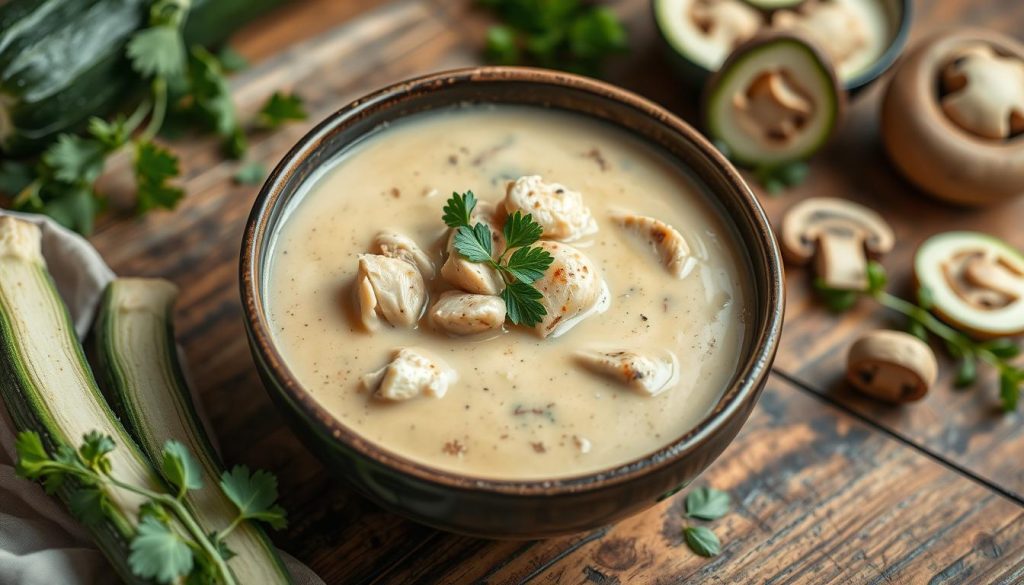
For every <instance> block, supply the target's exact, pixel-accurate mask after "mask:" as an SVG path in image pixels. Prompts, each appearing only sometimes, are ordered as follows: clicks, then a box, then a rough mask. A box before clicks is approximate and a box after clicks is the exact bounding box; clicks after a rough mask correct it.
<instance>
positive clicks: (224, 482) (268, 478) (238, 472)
mask: <svg viewBox="0 0 1024 585" xmlns="http://www.w3.org/2000/svg"><path fill="white" fill-rule="evenodd" d="M220 487H221V489H222V490H223V491H224V495H226V496H227V497H228V498H229V499H230V500H231V501H232V502H234V504H235V506H237V507H238V512H239V514H240V515H241V517H242V519H244V520H260V521H262V522H266V523H267V524H269V525H270V526H271V527H272V528H275V529H278V530H279V529H281V528H284V527H285V526H286V525H287V521H286V520H285V512H284V508H282V507H281V506H278V505H276V504H275V503H274V502H275V500H277V478H276V477H274V475H273V474H271V473H267V472H266V471H263V470H257V471H256V473H251V474H250V472H249V468H248V467H245V466H244V465H236V466H235V468H234V469H232V470H231V471H230V472H224V475H222V476H221V480H220Z"/></svg>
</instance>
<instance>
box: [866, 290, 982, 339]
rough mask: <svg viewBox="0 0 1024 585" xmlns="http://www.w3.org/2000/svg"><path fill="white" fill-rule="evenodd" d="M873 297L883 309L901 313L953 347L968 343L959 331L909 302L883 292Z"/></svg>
mask: <svg viewBox="0 0 1024 585" xmlns="http://www.w3.org/2000/svg"><path fill="white" fill-rule="evenodd" d="M874 297H875V300H877V301H878V302H879V303H880V304H881V305H882V306H883V307H886V308H887V309H891V310H893V311H896V312H897V313H902V314H903V315H905V316H906V317H908V318H910V319H913V320H914V321H917V322H918V323H920V324H921V325H924V326H925V327H926V328H927V329H928V330H929V331H931V332H932V333H934V334H935V335H938V336H939V337H941V338H942V339H943V340H945V341H948V342H949V343H952V344H953V345H956V346H962V345H964V344H965V342H968V340H967V338H965V337H964V336H963V334H961V333H960V332H959V331H957V330H955V329H953V328H952V327H950V326H948V325H946V324H945V323H943V322H942V321H939V320H938V319H937V318H935V316H934V315H932V314H931V313H929V312H928V311H926V310H924V309H922V308H921V307H919V306H917V305H915V304H913V303H911V302H909V301H905V300H903V299H901V298H899V297H897V296H895V295H892V294H889V293H888V292H886V291H884V290H883V291H879V292H877V293H874Z"/></svg>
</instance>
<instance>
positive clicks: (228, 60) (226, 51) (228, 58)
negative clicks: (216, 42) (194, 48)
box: [217, 45, 249, 73]
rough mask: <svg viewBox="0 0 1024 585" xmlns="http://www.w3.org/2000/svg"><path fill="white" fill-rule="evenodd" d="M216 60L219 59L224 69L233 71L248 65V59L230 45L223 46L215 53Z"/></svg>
mask: <svg viewBox="0 0 1024 585" xmlns="http://www.w3.org/2000/svg"><path fill="white" fill-rule="evenodd" d="M217 60H218V61H220V64H221V66H222V67H223V68H224V71H227V72H228V73H234V72H236V71H242V70H243V69H247V68H248V67H249V61H248V60H247V59H246V58H245V57H244V56H243V55H242V54H241V53H239V52H238V51H236V50H235V49H233V48H232V47H231V46H230V45H228V46H226V47H224V48H223V49H221V50H220V52H219V53H217Z"/></svg>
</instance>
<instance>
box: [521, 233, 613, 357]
mask: <svg viewBox="0 0 1024 585" xmlns="http://www.w3.org/2000/svg"><path fill="white" fill-rule="evenodd" d="M536 245H537V246H539V247H541V248H544V249H545V250H547V251H548V252H549V253H550V254H551V256H552V257H553V258H554V260H553V261H552V262H551V266H550V267H548V269H547V272H545V273H544V276H542V277H540V278H539V279H537V280H536V281H535V282H534V283H533V286H534V287H536V288H537V290H539V291H540V292H541V294H543V295H544V297H543V298H542V299H541V301H540V302H541V304H543V305H544V309H545V310H546V311H547V314H545V315H544V317H543V318H542V319H541V321H540V322H539V323H537V325H536V327H535V329H534V330H535V331H536V333H537V334H538V335H540V336H541V337H558V336H559V335H562V334H563V333H565V332H566V331H568V330H570V329H572V328H573V327H575V326H576V325H577V324H578V323H579V322H580V321H582V320H583V319H585V318H587V317H589V316H590V315H593V314H595V313H601V312H604V311H605V310H606V309H607V308H608V305H609V303H610V299H611V295H610V294H608V286H607V284H605V282H604V279H602V278H601V274H600V271H599V270H598V268H597V265H596V264H594V263H593V262H592V261H591V260H590V258H587V257H586V256H585V255H584V254H583V252H580V251H579V250H577V249H576V248H573V247H572V246H570V245H568V244H563V243H560V242H549V241H546V240H541V241H540V242H538V243H537V244H536Z"/></svg>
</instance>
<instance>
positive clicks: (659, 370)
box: [576, 349, 679, 396]
mask: <svg viewBox="0 0 1024 585" xmlns="http://www.w3.org/2000/svg"><path fill="white" fill-rule="evenodd" d="M576 360H577V361H578V362H579V363H580V364H582V365H583V366H584V367H585V368H587V369H588V370H590V371H592V372H594V373H596V374H600V375H602V376H605V377H607V378H610V379H612V380H615V381H616V382H619V383H620V384H622V385H623V386H625V387H626V388H629V389H630V390H632V391H634V392H636V393H638V394H641V395H643V396H656V395H657V394H659V393H661V392H663V391H665V390H666V389H667V388H669V387H670V386H672V385H673V384H675V382H676V380H678V378H679V373H678V370H679V364H678V361H677V360H676V356H675V355H674V354H673V353H672V352H670V351H667V350H665V351H650V352H644V353H641V352H639V351H635V350H612V351H605V350H595V349H586V350H581V351H578V352H576Z"/></svg>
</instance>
